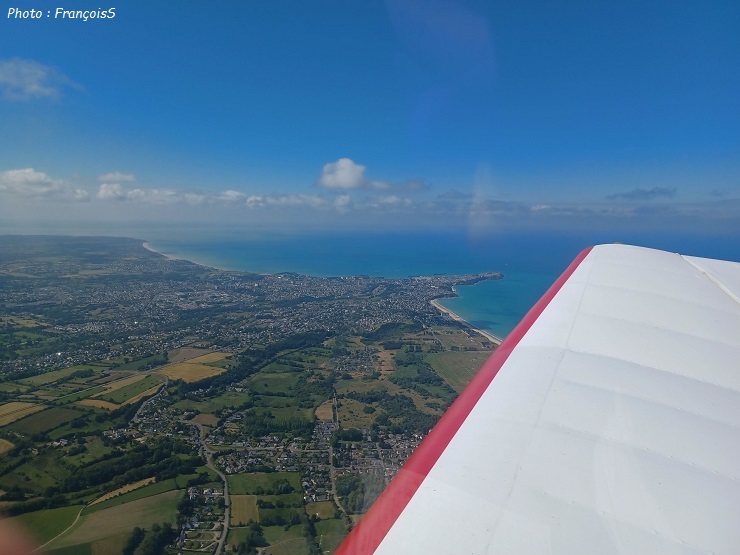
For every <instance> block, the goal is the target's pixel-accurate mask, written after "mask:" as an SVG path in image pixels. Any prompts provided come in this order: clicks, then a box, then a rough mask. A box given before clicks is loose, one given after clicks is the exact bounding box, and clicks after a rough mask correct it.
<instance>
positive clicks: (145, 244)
mask: <svg viewBox="0 0 740 555" xmlns="http://www.w3.org/2000/svg"><path fill="white" fill-rule="evenodd" d="M141 246H142V247H144V248H145V249H146V250H148V251H149V252H153V253H154V254H158V255H159V256H164V257H165V258H166V259H167V260H181V259H180V258H177V257H175V256H171V255H169V254H163V253H161V252H157V251H155V250H154V249H153V248H152V247H151V246H149V242H148V241H144V242H143V243H142V244H141ZM188 262H190V261H188Z"/></svg>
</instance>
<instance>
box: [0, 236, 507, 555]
mask: <svg viewBox="0 0 740 555" xmlns="http://www.w3.org/2000/svg"><path fill="white" fill-rule="evenodd" d="M501 278H502V275H501V274H499V273H495V272H484V273H477V274H458V275H434V276H417V277H404V278H383V277H372V276H342V277H328V278H324V277H313V276H308V275H302V274H297V273H290V272H283V273H277V274H257V273H249V272H236V271H226V270H220V269H216V268H211V267H208V266H204V265H201V264H194V263H192V262H189V261H187V260H181V259H175V258H172V257H166V256H163V255H160V254H158V253H156V252H153V251H152V250H150V249H146V248H144V245H143V241H141V240H136V239H127V238H109V237H106V238H104V237H52V236H3V237H0V285H1V287H0V323H1V324H2V328H0V380H1V381H0V399H1V400H2V404H0V451H2V455H0V490H1V491H2V493H0V495H1V498H0V499H1V500H2V501H3V507H2V510H3V511H4V512H5V513H6V514H7V515H9V516H11V517H12V522H17V523H18V524H19V525H21V526H23V527H27V528H28V530H30V531H32V533H34V534H36V536H35V540H36V542H37V543H38V545H43V546H44V549H45V550H46V551H47V552H49V553H59V554H62V553H73V552H74V553H93V552H96V553H97V552H98V550H99V549H103V546H113V547H112V549H113V551H112V552H122V551H123V550H124V549H127V547H126V546H131V545H133V546H134V549H136V547H137V546H142V545H145V544H146V545H148V543H152V544H157V545H162V546H163V548H166V549H172V550H173V552H177V551H175V550H180V551H186V552H212V551H213V550H214V549H215V550H218V551H221V550H223V549H226V548H228V549H231V548H232V547H233V548H234V549H237V550H238V549H243V550H247V549H255V548H256V547H262V546H270V545H271V546H278V545H280V546H289V547H290V553H317V552H319V551H322V552H323V551H333V549H334V548H335V547H336V546H337V545H338V544H339V542H340V541H341V539H342V538H343V537H344V536H345V535H346V533H347V531H348V530H349V529H351V527H352V526H353V525H354V524H355V523H356V522H357V521H358V519H359V518H361V516H362V514H363V513H364V512H365V511H366V510H367V508H368V507H369V506H370V505H371V504H372V502H373V501H374V499H375V498H376V497H377V496H378V494H379V493H380V492H381V491H382V489H383V487H384V486H385V485H386V484H387V483H388V481H389V480H390V479H391V478H392V477H393V476H394V474H395V473H396V472H397V471H398V469H399V468H400V466H401V465H402V464H403V462H404V461H405V460H406V458H407V457H408V456H409V455H410V454H411V453H412V452H413V449H414V448H415V446H416V445H418V443H419V442H420V441H421V439H422V438H423V437H424V436H425V434H426V433H428V431H429V430H430V429H431V428H432V426H433V425H434V423H435V422H436V421H437V419H438V418H439V417H440V416H441V415H442V414H443V413H444V411H445V410H446V409H447V407H448V406H449V405H450V403H451V402H452V401H453V400H454V399H455V397H456V396H457V393H459V392H460V391H461V390H462V388H464V387H465V385H466V384H467V383H468V382H469V381H470V379H471V378H472V376H473V375H474V374H475V372H476V371H477V369H478V368H479V367H480V365H481V364H482V363H483V362H484V361H485V360H486V358H487V357H488V356H489V355H490V353H491V351H492V350H493V349H494V348H495V347H496V345H497V344H498V342H499V340H498V338H496V337H494V336H492V335H490V334H488V333H485V332H481V331H479V330H475V329H474V328H472V327H471V326H470V325H468V324H467V323H466V322H464V321H463V320H462V319H461V318H459V317H456V316H455V315H454V314H453V313H451V312H450V311H448V310H447V309H445V308H444V307H442V306H440V305H438V304H437V301H436V300H437V299H441V298H445V297H451V296H454V292H453V291H454V290H453V288H454V287H456V286H461V285H470V284H475V283H479V282H482V281H484V280H499V279H501ZM155 524H156V526H155ZM142 530H146V532H143V531H142ZM167 546H169V547H167Z"/></svg>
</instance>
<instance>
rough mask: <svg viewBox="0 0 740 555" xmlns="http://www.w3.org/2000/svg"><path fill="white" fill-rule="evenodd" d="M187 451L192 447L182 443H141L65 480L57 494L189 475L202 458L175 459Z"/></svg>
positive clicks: (103, 459) (104, 458)
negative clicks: (153, 444) (99, 486)
mask: <svg viewBox="0 0 740 555" xmlns="http://www.w3.org/2000/svg"><path fill="white" fill-rule="evenodd" d="M191 452H192V448H191V447H190V446H189V445H187V444H185V443H183V442H175V441H171V440H162V441H161V442H159V443H158V444H157V445H156V446H149V445H146V444H142V445H137V446H136V447H134V448H133V449H131V450H129V451H126V452H120V451H118V452H113V453H109V454H107V455H105V456H103V457H101V459H98V460H97V461H94V462H92V463H90V464H88V465H86V466H84V467H83V468H82V469H81V471H80V472H76V473H74V474H73V475H71V476H69V477H68V478H67V479H65V480H64V482H63V483H62V486H61V491H63V492H74V491H80V490H83V489H86V488H89V487H93V486H98V485H101V484H110V485H111V487H113V488H117V487H120V486H122V485H124V484H130V483H133V482H137V481H139V480H143V479H144V478H149V477H151V476H155V477H156V478H157V481H161V480H167V479H169V478H174V477H176V476H178V475H179V474H193V473H194V472H195V469H196V468H197V467H198V466H201V465H203V464H204V461H203V459H202V458H201V457H200V456H197V455H191V456H189V457H184V458H181V457H179V456H178V454H188V453H191Z"/></svg>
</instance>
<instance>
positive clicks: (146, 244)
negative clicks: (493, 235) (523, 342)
mask: <svg viewBox="0 0 740 555" xmlns="http://www.w3.org/2000/svg"><path fill="white" fill-rule="evenodd" d="M141 246H142V247H144V248H145V249H146V250H148V251H149V252H153V253H155V254H158V255H160V256H164V257H165V258H166V259H167V260H185V261H187V262H190V263H192V264H196V265H198V266H203V267H206V268H209V267H210V266H206V265H204V264H200V263H198V262H193V261H192V260H187V259H185V258H178V257H176V256H172V255H169V254H163V253H161V252H158V251H156V250H154V249H153V248H152V247H151V245H149V242H148V241H143V242H142V245H141ZM225 271H228V270H225ZM452 291H453V292H454V293H457V291H456V289H455V287H452ZM429 302H430V304H431V305H432V306H433V307H434V308H436V309H437V310H439V311H440V312H441V313H442V314H444V315H445V316H447V317H449V318H450V319H452V320H454V321H456V322H458V323H460V324H463V325H464V326H465V327H467V328H470V329H471V330H473V331H474V332H476V333H478V334H479V335H482V336H483V337H485V338H486V339H487V340H488V341H490V342H491V343H493V344H494V345H496V346H499V345H501V343H503V341H504V340H503V339H502V338H501V337H498V336H497V335H494V334H492V333H490V332H487V331H484V330H482V329H480V328H477V327H475V326H474V325H473V324H471V323H470V322H468V321H467V320H465V319H464V318H462V317H461V316H459V315H458V314H456V313H455V312H453V311H452V310H450V309H449V308H446V307H444V306H442V305H441V304H440V303H439V302H438V300H437V299H432V300H431V301H429Z"/></svg>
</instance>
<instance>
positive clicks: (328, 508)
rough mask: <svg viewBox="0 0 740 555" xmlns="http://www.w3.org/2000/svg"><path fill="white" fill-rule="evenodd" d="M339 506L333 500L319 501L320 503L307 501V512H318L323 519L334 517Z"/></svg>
mask: <svg viewBox="0 0 740 555" xmlns="http://www.w3.org/2000/svg"><path fill="white" fill-rule="evenodd" d="M336 510H337V508H336V507H335V506H334V503H333V502H332V501H319V502H318V503H307V504H306V514H308V515H314V514H318V515H319V518H320V519H321V520H325V519H328V518H334V512H335V511H336Z"/></svg>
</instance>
